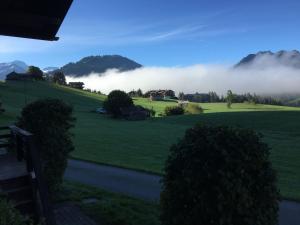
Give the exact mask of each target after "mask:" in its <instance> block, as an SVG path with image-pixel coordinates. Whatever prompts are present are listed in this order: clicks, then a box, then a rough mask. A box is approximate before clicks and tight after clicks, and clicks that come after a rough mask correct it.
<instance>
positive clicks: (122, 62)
mask: <svg viewBox="0 0 300 225" xmlns="http://www.w3.org/2000/svg"><path fill="white" fill-rule="evenodd" d="M140 67H142V65H140V64H138V63H137V62H135V61H133V60H131V59H128V58H126V57H123V56H120V55H103V56H100V55H98V56H87V57H84V58H82V59H81V60H79V61H78V62H75V63H74V62H72V63H68V64H67V65H65V66H63V67H62V68H61V70H62V71H63V72H64V73H65V74H66V75H70V76H75V77H81V76H86V75H89V74H91V73H99V74H101V73H105V72H106V71H107V70H109V69H118V70H120V71H129V70H134V69H137V68H140Z"/></svg>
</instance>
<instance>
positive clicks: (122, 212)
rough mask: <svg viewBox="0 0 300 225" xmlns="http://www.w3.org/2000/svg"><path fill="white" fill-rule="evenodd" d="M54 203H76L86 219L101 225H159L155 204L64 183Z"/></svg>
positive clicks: (157, 206)
mask: <svg viewBox="0 0 300 225" xmlns="http://www.w3.org/2000/svg"><path fill="white" fill-rule="evenodd" d="M88 200H92V201H91V202H89V201H88ZM85 201H87V202H85ZM56 202H58V203H60V202H72V203H75V204H76V205H78V206H79V207H80V208H81V210H82V211H83V212H84V213H85V214H86V215H88V216H89V217H90V218H92V219H93V220H94V221H95V222H96V223H97V224H101V225H141V224H143V225H160V224H161V223H160V221H159V214H160V211H159V205H158V204H157V203H151V202H145V201H142V200H139V199H135V198H130V197H127V196H124V195H121V194H114V193H110V192H107V191H103V190H100V189H98V188H94V187H89V186H85V185H82V184H78V183H73V182H65V183H64V185H63V190H62V191H61V193H60V194H59V196H58V197H57V199H56Z"/></svg>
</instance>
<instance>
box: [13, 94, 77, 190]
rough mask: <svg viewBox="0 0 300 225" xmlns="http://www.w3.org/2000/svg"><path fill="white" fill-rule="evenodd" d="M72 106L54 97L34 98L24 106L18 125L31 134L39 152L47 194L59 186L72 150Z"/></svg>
mask: <svg viewBox="0 0 300 225" xmlns="http://www.w3.org/2000/svg"><path fill="white" fill-rule="evenodd" d="M72 111H73V109H72V107H71V106H69V105H67V104H65V103H64V102H63V101H61V100H58V99H45V100H38V101H36V102H33V103H31V104H29V105H27V106H26V107H25V108H24V109H23V111H22V115H21V118H20V119H19V122H18V126H20V127H22V128H23V129H25V130H28V131H30V132H31V133H33V134H34V135H35V141H36V144H37V146H38V150H39V151H40V155H41V160H42V165H43V168H42V169H43V171H42V172H43V174H44V178H45V179H46V181H47V184H48V187H49V189H50V192H51V193H54V192H55V191H56V190H58V189H59V187H60V184H61V183H62V180H63V175H64V171H65V169H66V167H67V160H68V156H69V153H70V152H71V151H73V150H74V146H73V143H72V140H71V134H70V131H69V130H70V128H72V127H73V122H74V120H75V119H74V118H73V117H72Z"/></svg>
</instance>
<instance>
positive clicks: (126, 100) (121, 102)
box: [103, 90, 133, 117]
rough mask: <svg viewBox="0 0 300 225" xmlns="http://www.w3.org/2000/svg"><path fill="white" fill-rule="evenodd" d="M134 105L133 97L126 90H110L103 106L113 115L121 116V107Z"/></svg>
mask: <svg viewBox="0 0 300 225" xmlns="http://www.w3.org/2000/svg"><path fill="white" fill-rule="evenodd" d="M130 106H133V101H132V98H131V97H130V96H129V95H128V94H126V93H125V92H124V91H120V90H115V91H112V92H110V94H109V95H108V96H107V99H106V100H105V102H104V104H103V107H104V109H105V110H106V111H107V112H108V113H109V114H111V115H112V116H113V117H120V116H121V108H126V107H130Z"/></svg>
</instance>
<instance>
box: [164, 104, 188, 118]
mask: <svg viewBox="0 0 300 225" xmlns="http://www.w3.org/2000/svg"><path fill="white" fill-rule="evenodd" d="M183 114H184V109H183V107H181V106H167V107H166V108H165V115H166V116H178V115H183Z"/></svg>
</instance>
